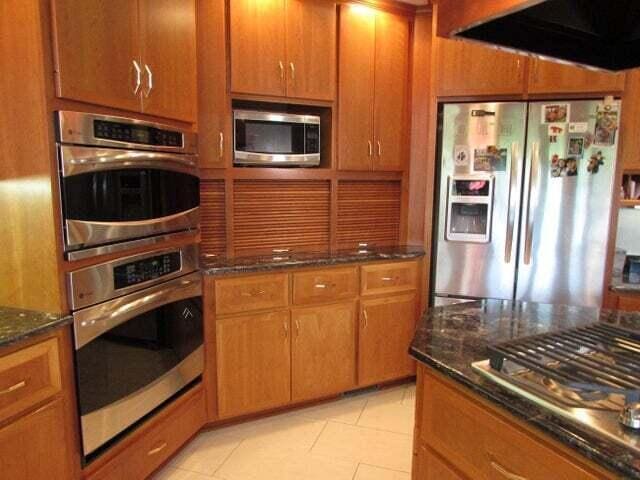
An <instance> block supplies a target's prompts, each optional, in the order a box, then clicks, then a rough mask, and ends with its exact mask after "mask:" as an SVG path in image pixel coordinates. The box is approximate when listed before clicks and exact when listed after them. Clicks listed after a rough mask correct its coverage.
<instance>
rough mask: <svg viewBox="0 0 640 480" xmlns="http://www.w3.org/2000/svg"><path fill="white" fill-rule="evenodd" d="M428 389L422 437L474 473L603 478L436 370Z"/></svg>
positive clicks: (537, 479)
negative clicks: (444, 380)
mask: <svg viewBox="0 0 640 480" xmlns="http://www.w3.org/2000/svg"><path fill="white" fill-rule="evenodd" d="M423 391H424V392H425V395H424V400H423V404H422V424H421V429H420V437H421V440H422V441H423V442H425V443H426V444H428V445H429V446H430V447H431V448H433V449H434V450H435V451H436V452H438V453H439V454H440V455H442V456H443V457H444V458H446V459H447V460H449V462H450V463H451V464H453V465H456V466H457V468H459V469H460V470H462V471H463V472H464V473H465V474H466V475H468V476H469V477H470V478H474V479H487V480H491V479H495V478H503V477H505V478H510V476H512V477H513V478H524V479H528V480H546V479H549V478H571V479H576V480H578V479H583V480H596V479H597V478H599V477H598V476H596V475H595V474H594V473H591V472H590V471H588V470H585V469H584V468H583V467H582V466H581V465H578V464H576V463H573V462H572V461H570V460H569V458H568V457H565V456H563V455H561V454H559V453H557V452H556V451H555V450H553V447H552V446H551V445H547V444H545V443H543V442H541V441H540V440H538V439H536V438H535V437H533V436H531V435H529V434H528V433H527V432H526V431H524V430H522V429H519V428H518V427H517V426H516V425H514V424H511V423H509V422H508V421H507V420H506V419H505V418H502V417H501V416H499V415H497V414H495V413H494V412H492V411H490V410H488V409H487V408H486V407H484V406H482V405H479V404H478V403H477V402H476V401H474V400H473V399H472V398H471V397H467V396H465V395H462V394H461V393H459V392H457V391H456V390H455V389H453V388H452V387H450V386H448V385H446V384H444V383H442V382H441V381H440V380H438V379H436V378H435V377H432V376H431V375H425V376H424V385H423ZM443 412H449V414H446V415H443Z"/></svg>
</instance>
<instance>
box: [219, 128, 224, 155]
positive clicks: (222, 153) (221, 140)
mask: <svg viewBox="0 0 640 480" xmlns="http://www.w3.org/2000/svg"><path fill="white" fill-rule="evenodd" d="M223 156H224V133H222V132H220V145H219V148H218V157H219V158H222V157H223Z"/></svg>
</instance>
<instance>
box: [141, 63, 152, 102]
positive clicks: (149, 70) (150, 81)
mask: <svg viewBox="0 0 640 480" xmlns="http://www.w3.org/2000/svg"><path fill="white" fill-rule="evenodd" d="M144 69H145V71H146V72H147V91H146V92H142V93H143V94H144V96H145V98H148V97H149V95H151V90H153V72H152V71H151V69H150V68H149V65H147V64H146V63H145V64H144Z"/></svg>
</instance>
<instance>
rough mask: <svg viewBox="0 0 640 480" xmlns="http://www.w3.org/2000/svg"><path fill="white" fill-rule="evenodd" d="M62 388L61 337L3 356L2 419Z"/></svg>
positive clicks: (0, 360)
mask: <svg viewBox="0 0 640 480" xmlns="http://www.w3.org/2000/svg"><path fill="white" fill-rule="evenodd" d="M60 389H61V380H60V359H59V352H58V339H57V338H51V339H49V340H46V341H44V342H42V343H38V344H36V345H32V346H30V347H26V348H24V349H22V350H18V351H15V352H13V353H10V354H9V355H6V356H4V357H1V358H0V422H2V421H3V420H5V419H7V418H9V417H12V416H14V415H16V414H18V413H21V412H23V411H25V410H27V409H29V408H31V407H33V406H34V405H36V404H38V403H41V402H42V401H44V400H47V399H48V398H50V397H53V396H54V395H55V394H57V393H58V392H59V391H60Z"/></svg>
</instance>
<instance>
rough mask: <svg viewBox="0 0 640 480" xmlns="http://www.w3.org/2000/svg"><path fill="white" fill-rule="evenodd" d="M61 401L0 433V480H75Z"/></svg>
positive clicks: (29, 415) (6, 427) (5, 428)
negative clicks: (0, 479) (72, 479)
mask: <svg viewBox="0 0 640 480" xmlns="http://www.w3.org/2000/svg"><path fill="white" fill-rule="evenodd" d="M66 418H67V417H66V416H65V414H64V401H63V400H62V399H58V400H55V401H53V402H51V403H49V404H47V405H46V406H44V407H42V408H40V409H38V410H36V411H35V412H33V413H30V414H28V415H25V416H24V417H22V418H20V419H18V420H16V421H15V422H13V423H10V424H9V425H7V426H5V427H4V428H2V429H0V472H1V473H0V477H2V478H7V479H11V480H34V479H38V478H46V479H48V480H68V479H70V478H73V477H74V473H73V472H74V469H73V468H72V465H71V457H70V455H69V452H67V442H66V440H65V435H66V434H67V429H68V428H69V426H68V425H66V424H65V421H66Z"/></svg>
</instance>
